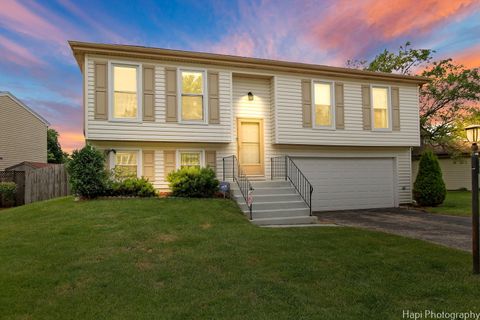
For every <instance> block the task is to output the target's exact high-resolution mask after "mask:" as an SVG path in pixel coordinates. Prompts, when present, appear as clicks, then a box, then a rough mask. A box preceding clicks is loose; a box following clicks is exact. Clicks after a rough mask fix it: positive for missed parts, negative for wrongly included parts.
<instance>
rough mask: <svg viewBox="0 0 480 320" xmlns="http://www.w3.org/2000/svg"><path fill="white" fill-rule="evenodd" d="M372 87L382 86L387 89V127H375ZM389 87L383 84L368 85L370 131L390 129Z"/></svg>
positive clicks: (386, 130) (390, 102) (387, 130)
mask: <svg viewBox="0 0 480 320" xmlns="http://www.w3.org/2000/svg"><path fill="white" fill-rule="evenodd" d="M373 88H383V89H387V112H388V114H387V122H388V126H387V128H375V108H374V107H373ZM391 96H392V95H391V87H390V86H389V85H384V84H371V85H370V103H371V110H370V121H371V126H372V131H384V132H390V131H392V101H391Z"/></svg>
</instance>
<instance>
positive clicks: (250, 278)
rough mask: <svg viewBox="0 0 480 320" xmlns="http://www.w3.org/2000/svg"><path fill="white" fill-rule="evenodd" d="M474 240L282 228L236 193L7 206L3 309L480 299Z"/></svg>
mask: <svg viewBox="0 0 480 320" xmlns="http://www.w3.org/2000/svg"><path fill="white" fill-rule="evenodd" d="M479 299H480V278H479V277H474V276H472V275H471V263H470V257H469V255H468V254H467V253H465V252H461V251H457V250H453V249H448V248H444V247H440V246H435V245H433V244H429V243H426V242H422V241H418V240H412V239H406V238H402V237H398V236H393V235H387V234H383V233H376V232H368V231H362V230H356V229H350V228H327V227H322V228H289V229H268V228H258V227H255V226H253V225H251V224H250V223H249V222H248V221H247V220H245V218H244V217H243V216H242V215H241V214H240V212H239V210H238V208H237V207H236V205H235V204H234V203H232V202H230V201H228V200H222V199H215V200H181V199H162V200H159V199H151V200H141V199H133V200H98V201H88V202H74V201H73V200H72V199H71V198H63V199H59V200H52V201H47V202H40V203H36V204H32V205H27V206H23V207H18V208H13V209H8V210H4V211H2V212H1V213H0V318H3V319H82V320H84V319H153V318H159V319H314V318H316V319H401V318H402V310H404V309H408V310H413V311H421V310H424V309H434V310H438V311H442V310H446V311H450V312H453V311H456V312H459V311H467V310H474V311H475V310H476V311H477V312H478V311H480V307H479V303H478V301H479Z"/></svg>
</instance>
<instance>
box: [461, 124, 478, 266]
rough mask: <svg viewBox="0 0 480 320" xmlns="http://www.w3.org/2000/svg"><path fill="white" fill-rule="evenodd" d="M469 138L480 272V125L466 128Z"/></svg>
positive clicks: (474, 249) (474, 251)
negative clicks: (479, 198) (479, 152)
mask: <svg viewBox="0 0 480 320" xmlns="http://www.w3.org/2000/svg"><path fill="white" fill-rule="evenodd" d="M465 131H467V139H468V141H470V142H471V143H472V255H473V273H474V274H479V273H480V253H479V234H478V233H479V230H478V227H479V217H478V174H479V163H478V145H477V142H478V141H479V138H480V125H478V124H476V125H471V126H468V127H466V128H465Z"/></svg>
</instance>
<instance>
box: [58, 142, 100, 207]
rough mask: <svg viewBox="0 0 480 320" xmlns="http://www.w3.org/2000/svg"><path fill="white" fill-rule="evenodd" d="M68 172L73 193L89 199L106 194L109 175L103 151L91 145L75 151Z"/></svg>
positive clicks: (68, 165)
mask: <svg viewBox="0 0 480 320" xmlns="http://www.w3.org/2000/svg"><path fill="white" fill-rule="evenodd" d="M67 170H68V173H69V179H70V185H71V187H72V191H73V193H75V194H77V195H78V196H80V197H82V198H87V199H92V198H96V197H98V196H102V195H104V194H105V192H106V187H107V181H108V173H107V171H106V170H105V155H104V154H103V153H102V152H101V151H99V150H97V149H95V148H94V147H93V146H91V145H89V144H87V145H86V146H85V147H84V148H82V149H81V150H75V151H73V153H72V158H71V160H70V161H68V163H67Z"/></svg>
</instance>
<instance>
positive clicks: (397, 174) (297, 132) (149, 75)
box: [70, 42, 425, 211]
mask: <svg viewBox="0 0 480 320" xmlns="http://www.w3.org/2000/svg"><path fill="white" fill-rule="evenodd" d="M70 45H71V47H72V50H73V52H74V55H75V57H76V59H77V62H78V63H79V65H80V67H81V69H82V72H83V75H84V85H85V101H84V103H85V137H86V139H87V141H88V142H90V143H92V144H93V145H96V146H97V147H99V148H101V149H104V150H106V152H108V153H109V157H110V166H112V167H113V166H115V165H119V163H118V162H122V163H123V162H125V163H123V165H126V163H127V162H128V161H130V162H129V163H130V165H131V164H132V163H133V165H134V166H136V168H137V174H138V175H139V176H140V175H144V176H147V177H148V178H149V179H150V180H151V181H152V182H153V183H154V185H155V187H157V188H158V189H161V190H164V191H167V190H168V183H167V182H166V180H165V179H166V175H167V173H168V172H169V171H171V170H174V169H175V168H178V167H180V166H181V165H187V163H184V161H190V162H192V161H193V163H195V164H197V163H198V165H201V166H206V165H209V166H212V167H214V168H215V170H216V172H217V176H218V177H219V178H220V179H223V171H224V158H225V157H229V156H236V157H237V158H238V161H239V163H240V166H241V167H242V170H244V171H245V172H246V174H247V176H249V177H250V179H251V180H256V181H259V180H261V181H265V182H268V181H269V180H270V179H271V178H272V171H271V164H272V161H273V160H272V158H273V157H279V156H289V157H290V158H289V159H291V161H293V162H294V163H295V164H296V166H297V167H298V168H299V170H300V171H301V172H302V173H303V174H304V175H305V176H306V177H307V179H308V180H309V181H310V182H311V184H312V186H313V195H312V204H311V207H312V210H313V211H323V210H343V209H359V208H378V207H395V206H398V205H400V204H402V203H409V202H411V184H412V179H411V172H412V170H411V153H410V151H411V148H412V147H415V146H418V145H419V143H420V142H419V114H418V86H419V85H421V84H422V83H424V82H425V79H423V78H418V77H411V76H401V75H391V74H383V73H372V72H365V71H359V70H350V69H345V68H334V67H327V66H318V65H307V64H300V63H290V62H283V61H273V60H262V59H253V58H242V57H233V56H223V55H217V54H206V53H196V52H185V51H174V50H165V49H155V48H143V47H130V46H122V45H103V44H92V43H81V42H71V43H70ZM114 68H118V72H120V71H122V72H123V71H124V70H123V69H122V70H120V69H121V68H127V69H128V68H130V69H129V72H133V70H136V71H135V72H136V73H135V74H136V76H137V77H136V79H137V81H136V82H135V81H133V80H132V81H131V82H132V83H134V82H135V83H136V87H135V86H134V85H132V86H131V89H129V90H130V91H128V90H127V91H128V92H127V91H121V90H120V89H118V88H117V87H116V83H117V82H118V83H120V82H119V81H120V80H115V79H116V78H115V75H114V73H113V72H114V71H113V70H114ZM115 70H117V69H115ZM115 72H117V71H115ZM119 74H120V73H119ZM132 74H133V73H132ZM132 79H133V78H132ZM192 79H193V80H192ZM189 81H192V84H190V82H189ZM190 85H191V87H190ZM150 88H152V89H150ZM117 89H118V90H117ZM322 90H323V91H322ZM125 92H127V93H125ZM129 92H130V93H129ZM132 92H133V93H132ZM122 94H123V95H129V94H130V99H137V100H135V102H134V103H133V104H132V103H131V101H133V100H129V101H130V102H129V103H128V104H127V103H126V104H125V106H127V107H131V106H135V109H134V110H136V113H135V117H133V118H129V119H123V120H122V119H120V120H119V119H117V118H115V117H114V116H113V113H112V112H113V111H112V110H114V108H118V107H115V106H114V104H115V103H118V104H119V106H120V105H121V103H120V102H118V101H120V100H118V101H117V100H116V99H120V98H121V97H122ZM117 95H118V96H117ZM122 99H124V98H122ZM125 99H126V98H125ZM199 101H200V102H199ZM115 110H116V109H115ZM122 110H123V109H122ZM115 112H117V111H115ZM146 115H149V116H148V117H146ZM192 117H193V118H192ZM185 119H188V120H185ZM191 119H193V120H191ZM112 151H113V152H112ZM133 153H134V155H132V154H133ZM119 154H120V156H119ZM123 156H125V157H127V156H128V159H129V160H128V161H127V160H125V159H127V158H122V157H123ZM145 159H147V160H146V161H145ZM151 159H153V160H151ZM186 159H187V160H186ZM145 162H146V163H145ZM122 163H120V165H122ZM226 170H227V171H228V169H226ZM259 189H262V188H261V187H260V188H259ZM254 197H255V192H254ZM258 197H259V198H261V192H260V191H259V192H258Z"/></svg>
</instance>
